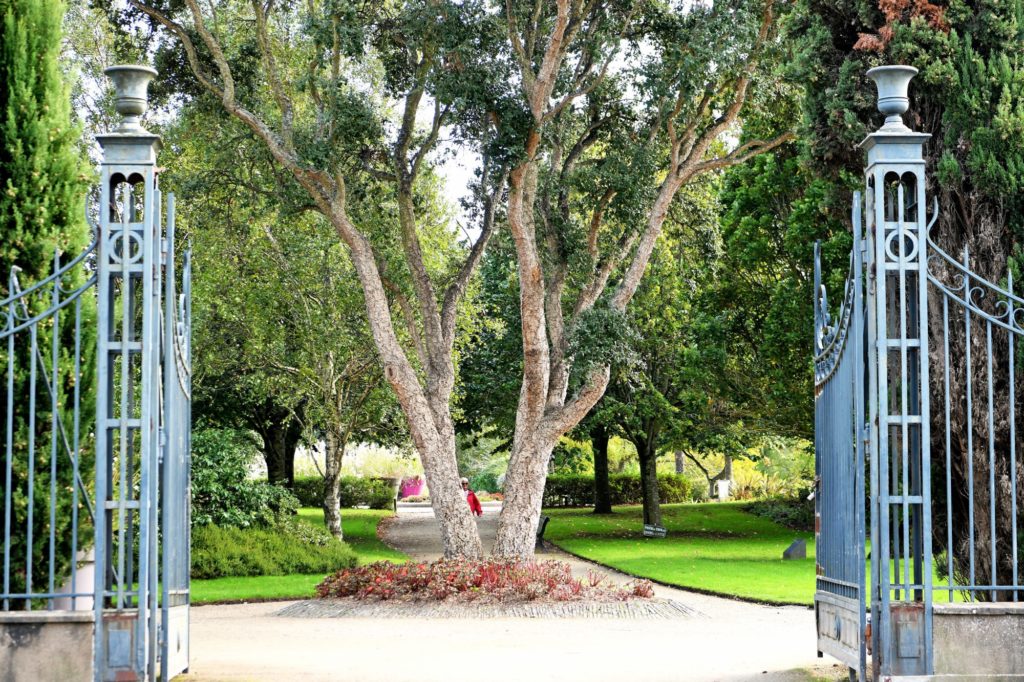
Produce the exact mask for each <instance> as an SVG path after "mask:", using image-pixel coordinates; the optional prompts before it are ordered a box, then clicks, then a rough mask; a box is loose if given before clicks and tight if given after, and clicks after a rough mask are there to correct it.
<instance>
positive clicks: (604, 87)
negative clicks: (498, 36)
mask: <svg viewBox="0 0 1024 682" xmlns="http://www.w3.org/2000/svg"><path fill="white" fill-rule="evenodd" d="M775 11H776V8H775V7H774V5H773V4H772V3H771V2H770V1H769V2H764V3H762V2H713V3H708V4H702V5H692V6H688V7H682V8H681V7H678V6H675V5H672V4H669V3H660V2H655V3H632V2H621V3H614V2H613V3H582V2H574V1H573V0H557V1H556V2H553V3H545V2H538V3H536V4H535V5H533V6H531V5H530V4H529V3H512V2H509V3H507V5H506V17H507V22H506V23H507V29H508V36H509V42H510V44H511V47H512V54H513V57H514V58H515V63H516V65H517V66H518V70H519V73H518V76H519V80H520V88H521V97H522V100H523V106H524V107H525V109H526V111H527V117H526V120H525V122H524V123H523V127H522V132H521V138H522V140H523V149H522V152H521V153H520V154H519V156H518V158H517V159H516V161H515V163H514V165H513V167H512V169H511V171H510V174H509V198H508V211H507V212H508V224H509V229H510V232H511V234H512V237H513V239H514V242H515V247H516V257H517V263H518V275H519V296H520V311H521V331H522V343H523V358H524V363H523V381H522V387H521V390H520V395H519V404H518V409H517V415H516V426H515V433H514V436H513V444H512V453H511V459H510V463H509V472H508V475H507V477H506V481H505V504H504V506H503V507H502V511H501V518H500V521H499V526H498V533H497V539H496V541H495V553H497V554H499V555H502V556H510V557H518V556H530V555H532V552H533V540H532V538H533V534H534V532H535V531H536V528H537V522H538V519H539V516H540V505H541V500H542V497H543V490H544V481H545V475H546V471H547V463H548V460H549V458H550V456H551V451H552V449H553V447H554V445H555V444H556V443H557V442H558V439H559V438H560V437H561V436H562V435H563V434H564V433H566V432H567V431H568V430H569V429H571V428H573V427H574V426H576V425H577V424H578V423H579V422H580V421H581V420H582V419H583V418H584V416H586V414H587V413H588V412H589V410H590V409H591V407H593V405H594V404H595V403H596V402H597V401H598V400H599V399H600V398H601V396H602V395H603V394H604V391H605V389H606V387H607V385H608V381H609V376H610V362H611V359H612V358H611V357H609V356H607V355H605V356H604V357H602V354H601V353H590V354H586V355H585V357H586V358H587V361H586V362H580V358H578V357H577V355H576V354H575V353H574V352H573V350H574V345H573V344H574V340H575V341H577V342H578V341H579V340H580V334H581V333H582V332H583V331H584V330H587V331H590V332H591V333H594V332H597V336H598V337H606V338H610V339H614V338H616V337H617V336H620V334H617V333H616V332H615V329H616V328H620V329H621V327H622V325H623V323H624V313H625V311H626V309H627V307H628V306H629V303H630V301H631V300H632V298H633V296H634V294H635V293H636V291H637V288H638V287H639V285H640V282H641V280H642V278H643V275H644V271H645V270H646V268H647V264H648V262H649V260H650V257H651V254H652V252H653V251H654V248H655V245H656V243H657V241H658V238H659V236H660V235H661V232H662V227H663V225H664V223H665V220H666V217H667V215H668V212H669V209H670V207H671V206H672V204H673V202H674V201H675V199H676V197H677V195H678V193H679V191H680V189H681V188H682V187H684V186H685V185H687V184H688V183H690V182H692V181H694V180H695V179H697V178H698V177H700V176H701V175H703V174H705V173H708V172H713V171H717V170H720V169H723V168H726V167H729V166H732V165H735V164H738V163H742V162H743V161H745V160H746V159H748V158H751V157H753V156H755V155H757V154H759V153H762V152H764V151H768V150H770V149H772V148H774V147H775V146H777V145H779V144H781V143H782V142H784V141H786V140H788V139H789V138H790V137H791V135H790V134H789V133H788V132H784V133H783V134H781V135H779V136H777V137H775V138H772V139H764V140H762V139H748V140H746V141H744V142H743V143H742V144H739V145H735V146H733V147H732V148H725V147H723V146H722V142H723V139H724V138H725V137H726V136H727V135H729V134H732V135H735V134H736V133H737V132H738V128H739V126H740V125H741V120H742V118H741V115H742V113H743V111H744V105H745V104H746V102H747V99H748V96H749V95H750V94H751V92H752V89H751V88H752V83H753V82H754V80H755V78H758V79H759V81H760V85H761V87H763V88H765V89H766V90H770V89H771V84H772V78H771V73H772V60H771V59H767V58H766V52H767V51H768V49H769V47H770V46H771V44H772V42H773V40H774V28H775V25H776V15H775ZM641 46H643V47H641ZM681 46H685V48H681ZM623 52H624V55H622V56H620V53H623ZM620 63H626V64H627V65H628V66H626V67H625V68H623V69H621V70H620V69H618V68H617V65H618V64H620ZM637 94H638V95H639V97H635V96H634V95H637ZM584 161H586V164H584ZM594 165H596V166H597V167H598V168H599V169H601V170H604V171H605V173H603V174H602V173H601V172H600V171H599V172H597V173H596V174H594V173H593V171H591V169H590V167H591V166H594ZM582 174H586V175H589V176H590V181H589V183H587V187H588V189H587V190H584V191H582V192H580V194H579V195H576V196H574V192H573V189H574V188H573V187H572V183H571V180H572V179H573V178H574V177H575V178H579V176H580V175H582ZM576 197H580V199H579V200H578V201H577V202H574V201H573V200H574V198H576ZM574 203H577V204H581V203H582V204H583V206H579V205H577V206H576V214H577V219H576V220H575V221H574V220H572V213H573V204H574ZM576 347H579V344H578V343H577V346H576ZM574 375H575V376H576V382H575V385H574V386H571V383H573V382H572V379H573V376H574ZM570 388H572V389H573V390H571V391H570Z"/></svg>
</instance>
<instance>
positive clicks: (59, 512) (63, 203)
mask: <svg viewBox="0 0 1024 682" xmlns="http://www.w3.org/2000/svg"><path fill="white" fill-rule="evenodd" d="M63 15H64V6H63V5H62V4H61V3H59V2H54V1H52V0H0V298H2V299H5V305H4V306H3V310H2V313H3V316H2V317H0V319H2V320H3V322H2V323H0V328H3V329H4V332H3V336H2V337H0V338H2V340H3V343H2V344H0V346H2V348H0V373H2V378H3V380H2V381H0V405H2V406H4V413H0V420H2V421H3V422H4V423H5V427H4V428H5V429H10V431H11V442H12V447H11V448H10V451H8V448H7V444H6V439H7V431H6V430H5V431H4V433H3V434H2V436H0V438H3V440H2V441H0V528H2V529H3V531H0V534H2V535H3V544H4V545H6V546H7V547H6V548H5V549H6V550H7V551H9V556H10V565H11V571H10V575H9V576H8V579H9V587H10V590H11V592H14V593H18V592H23V591H25V590H26V588H27V587H29V585H27V582H28V580H27V574H28V567H29V565H31V574H32V584H31V589H32V591H35V592H40V591H49V589H50V587H51V584H50V583H51V575H52V576H53V577H52V582H53V585H52V586H54V587H60V584H61V583H62V582H63V580H64V579H65V577H66V575H67V573H68V570H69V568H70V562H71V560H72V556H71V555H72V547H73V544H72V542H73V539H72V537H71V535H72V530H71V529H72V517H73V514H72V509H71V507H72V504H73V499H74V498H73V489H74V486H75V483H74V480H73V478H74V477H73V469H72V457H71V453H69V452H68V451H67V450H66V449H65V448H64V447H63V437H62V435H61V433H60V431H61V429H60V424H59V423H56V422H55V421H54V420H53V419H52V415H51V405H52V402H51V401H52V399H53V398H52V396H51V394H50V392H49V389H48V387H47V382H46V380H45V378H44V377H46V376H49V377H51V378H53V377H54V375H56V379H55V380H54V382H53V383H54V384H55V386H56V391H55V393H56V394H57V396H56V400H57V403H58V405H59V406H60V407H59V408H58V411H59V419H60V420H62V421H63V425H64V430H65V431H66V433H68V434H71V433H72V430H71V427H72V419H73V417H72V415H71V413H70V412H71V411H70V410H69V409H67V408H68V407H69V406H70V405H71V403H72V399H71V396H72V392H73V387H74V386H75V384H76V383H77V384H78V388H79V393H80V395H81V398H82V402H81V409H80V414H81V415H82V420H81V421H82V425H83V428H82V429H81V432H82V433H83V434H85V433H88V431H89V429H88V428H87V427H85V425H86V424H87V423H88V418H89V416H90V415H91V414H92V411H91V403H89V402H88V394H89V391H88V387H89V386H91V385H92V383H93V381H92V379H93V377H92V374H93V369H92V367H93V365H92V362H91V358H92V347H93V343H92V340H93V337H94V333H93V332H92V329H93V327H94V325H93V324H92V321H93V320H94V312H93V311H94V308H95V303H94V299H92V298H90V296H91V292H86V293H85V294H83V295H82V296H81V297H80V298H79V299H78V300H79V303H78V304H77V305H78V306H80V307H79V309H78V311H77V312H78V315H79V316H80V319H81V329H82V335H81V338H80V339H79V342H80V346H79V349H80V351H81V356H80V360H81V362H80V364H79V367H80V372H79V375H78V376H75V371H74V369H75V358H74V352H75V351H74V349H75V339H74V330H75V315H76V305H75V304H72V305H70V306H68V307H67V308H65V309H64V310H63V311H62V312H61V313H60V318H59V321H58V325H57V327H58V330H59V331H58V332H57V334H58V339H57V340H58V344H57V345H58V351H57V362H56V365H57V367H56V368H54V367H53V366H52V365H53V364H54V363H53V361H52V359H51V358H52V357H53V356H52V353H53V350H52V347H53V345H52V341H53V336H52V335H53V333H54V331H53V329H54V321H53V318H52V317H50V318H47V319H44V320H42V321H40V322H39V323H38V324H37V325H35V327H34V329H35V333H36V352H35V353H33V345H32V330H30V329H25V330H22V331H19V332H18V333H16V334H14V348H15V351H14V354H13V358H12V357H10V356H9V355H8V352H7V348H8V344H7V342H8V337H9V335H10V330H11V329H12V328H13V326H12V325H17V324H19V322H20V321H21V320H24V319H25V318H27V317H28V316H29V315H32V316H35V315H39V314H40V313H43V312H45V311H46V310H47V308H48V307H49V306H50V305H51V303H52V299H51V295H52V288H51V287H49V286H47V287H44V288H43V290H44V291H40V292H39V293H37V294H32V295H28V296H23V297H22V296H16V297H14V298H11V296H12V294H16V293H17V291H16V290H15V282H16V286H17V287H20V289H21V290H25V289H28V288H29V287H31V286H32V285H33V284H35V283H37V282H39V281H41V280H43V279H44V278H46V277H47V276H48V275H49V274H50V273H51V272H52V271H53V268H54V255H55V251H57V252H59V253H60V262H61V263H67V262H68V261H69V260H70V259H71V258H74V257H75V256H77V255H78V254H79V253H81V251H82V250H83V249H84V248H85V247H86V246H87V245H88V243H89V241H90V234H89V229H88V227H87V224H86V221H85V215H84V211H83V198H84V191H85V187H86V185H87V182H88V180H89V176H88V171H87V166H86V165H85V164H84V162H83V160H82V158H81V157H80V156H79V153H78V149H77V146H76V143H77V139H78V136H79V131H78V130H77V129H76V127H75V126H74V125H73V124H72V120H71V113H70V102H69V88H68V86H67V84H66V82H65V79H64V76H63V74H62V73H61V70H60V64H59V58H60V51H61V23H62V19H63ZM12 273H17V274H16V277H17V279H16V280H15V279H14V277H12ZM85 278H86V274H85V270H84V268H83V267H82V266H78V267H76V268H74V269H73V270H72V271H71V272H69V273H68V274H67V275H66V276H65V277H63V278H62V279H61V286H62V288H63V289H64V290H65V291H73V290H75V289H77V288H78V287H79V286H81V285H82V284H84V282H85ZM13 314H17V315H20V316H21V318H20V320H13V321H12V317H11V316H12V315H13ZM33 368H34V373H35V375H36V381H35V382H34V393H35V403H34V405H35V410H34V417H35V428H34V429H33V431H34V433H30V426H29V425H30V416H31V415H30V414H29V413H30V411H31V405H32V400H31V395H32V393H33V382H32V375H33ZM11 375H13V376H11ZM9 378H10V380H11V381H12V382H13V388H14V390H13V401H12V405H13V411H12V417H13V418H12V419H11V421H10V423H9V424H8V418H7V415H6V405H7V399H8V396H7V386H8V379H9ZM30 436H31V440H33V441H34V443H33V445H34V447H33V448H31V449H30V448H29V441H30ZM51 437H55V438H56V439H57V442H58V445H57V448H56V453H57V455H56V459H55V460H54V459H52V457H53V456H52V452H53V445H52V443H51ZM72 440H73V439H72ZM87 440H88V439H87V438H86V437H85V436H83V437H82V439H81V442H80V445H82V447H81V448H80V453H81V452H86V453H88V446H87V442H86V441H87ZM78 459H79V465H80V478H81V480H82V481H83V482H86V483H88V482H89V481H91V479H92V476H91V475H90V472H91V466H90V464H89V462H90V461H91V460H92V456H91V454H85V455H79V456H78ZM30 466H31V467H32V469H33V479H32V480H33V482H34V483H33V485H32V490H31V491H30V490H29V484H28V481H29V475H28V471H29V467H30ZM8 470H9V471H10V477H11V478H10V480H11V486H10V491H11V492H10V500H9V502H10V508H11V513H10V517H9V530H8V519H7V518H5V517H6V514H5V511H4V510H5V509H6V507H7V503H8V500H5V499H4V497H6V495H7V490H6V485H5V482H6V477H7V472H8ZM54 471H55V472H56V475H55V476H54V475H53V472H54ZM30 493H31V500H32V502H31V505H30V504H29V499H30ZM54 493H56V494H55V495H54ZM53 497H56V509H55V513H51V509H50V503H51V499H52V498H53ZM85 497H86V491H85V490H82V489H81V488H79V490H78V506H79V508H78V516H79V521H80V522H79V524H78V527H79V537H78V538H77V544H76V545H75V546H77V547H78V548H79V549H81V548H82V547H83V544H85V543H87V542H88V538H89V523H88V517H87V513H86V511H85V508H84V498H85ZM30 506H31V512H32V514H31V519H32V520H31V523H30V522H29V511H30V509H29V508H30ZM30 530H31V537H32V542H31V553H30V552H29V547H28V545H29V531H30ZM51 537H52V541H51ZM51 545H52V546H51ZM51 553H52V556H53V560H52V561H51V560H50V556H51ZM11 606H12V607H13V608H20V607H22V606H25V604H24V603H20V602H19V603H12V604H11Z"/></svg>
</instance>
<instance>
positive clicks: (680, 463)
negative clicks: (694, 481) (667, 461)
mask: <svg viewBox="0 0 1024 682" xmlns="http://www.w3.org/2000/svg"><path fill="white" fill-rule="evenodd" d="M685 472H686V455H685V454H683V451H682V450H676V473H677V474H682V473H685Z"/></svg>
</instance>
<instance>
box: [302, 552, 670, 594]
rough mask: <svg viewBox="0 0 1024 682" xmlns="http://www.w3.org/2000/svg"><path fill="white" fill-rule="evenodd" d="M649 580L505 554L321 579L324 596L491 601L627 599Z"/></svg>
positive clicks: (644, 589)
mask: <svg viewBox="0 0 1024 682" xmlns="http://www.w3.org/2000/svg"><path fill="white" fill-rule="evenodd" d="M653 594H654V590H653V588H652V586H651V584H650V582H649V581H646V580H639V581H635V582H633V583H630V584H628V585H623V586H621V587H619V586H615V585H611V584H608V585H602V584H601V581H600V580H594V579H592V578H591V579H589V580H587V581H586V582H584V581H583V580H580V579H577V578H573V576H572V569H571V568H570V566H569V564H566V563H564V562H561V561H543V562H532V561H528V562H519V561H500V560H494V559H489V560H477V561H446V560H443V559H442V560H440V561H435V562H431V563H416V564H392V563H389V562H386V561H379V562H376V563H373V564H369V565H368V566H360V567H358V568H347V569H344V570H341V571H338V572H337V573H335V574H334V575H331V576H328V577H327V578H325V579H324V581H323V582H322V583H320V584H319V585H317V588H316V595H317V597H319V598H321V599H326V598H337V597H355V598H356V599H378V600H382V601H384V600H388V599H401V600H406V601H444V600H446V599H452V600H454V601H490V602H523V601H536V600H553V601H574V600H579V599H601V600H625V599H632V598H649V597H651V596H653Z"/></svg>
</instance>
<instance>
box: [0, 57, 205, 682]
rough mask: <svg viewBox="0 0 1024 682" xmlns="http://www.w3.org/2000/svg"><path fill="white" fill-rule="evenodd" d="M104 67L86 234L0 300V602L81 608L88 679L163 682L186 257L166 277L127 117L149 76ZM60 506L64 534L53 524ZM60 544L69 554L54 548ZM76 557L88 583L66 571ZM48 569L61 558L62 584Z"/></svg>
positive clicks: (167, 266) (182, 559) (184, 445)
mask: <svg viewBox="0 0 1024 682" xmlns="http://www.w3.org/2000/svg"><path fill="white" fill-rule="evenodd" d="M107 73H108V75H110V77H111V79H112V80H113V81H114V83H115V86H116V89H117V98H116V106H117V108H118V111H119V112H120V113H121V114H122V115H124V117H125V118H124V122H123V123H122V125H121V126H120V127H119V128H118V129H117V130H115V131H113V132H112V133H109V134H105V135H99V136H97V141H98V142H99V143H100V146H101V147H102V149H103V161H102V164H101V169H100V170H101V187H100V205H99V220H98V222H97V223H96V224H95V225H94V226H93V227H94V233H95V235H96V240H95V241H94V243H93V244H92V245H91V246H89V247H88V248H87V249H86V250H85V251H83V252H82V253H81V254H79V255H77V256H76V257H75V258H73V259H71V260H66V259H63V257H62V255H61V254H59V253H56V254H55V255H54V267H53V273H52V274H51V275H50V276H49V277H47V278H45V279H43V280H42V281H39V282H37V283H35V284H32V285H31V286H29V287H28V288H26V289H22V288H21V286H20V281H19V278H18V272H17V271H14V272H11V273H9V276H8V293H7V297H6V298H5V299H4V300H3V301H0V310H2V311H3V315H4V322H3V327H2V329H0V352H2V350H5V351H6V353H4V357H3V362H2V364H3V365H4V368H5V370H6V377H5V386H6V391H5V393H6V396H5V400H4V401H3V402H4V403H5V404H4V405H3V407H4V408H5V410H6V431H5V434H4V441H3V442H4V451H3V453H4V458H3V461H2V469H3V474H2V475H3V488H2V491H0V492H3V495H4V496H3V515H4V516H3V524H4V536H3V537H4V540H3V584H2V593H0V604H2V609H3V610H5V611H7V610H12V609H32V608H46V609H49V610H64V609H71V610H83V609H85V610H92V611H93V614H94V619H95V644H94V648H93V650H94V679H95V680H96V681H97V682H106V681H107V680H114V679H138V680H156V679H158V678H160V679H164V680H167V679H170V678H172V677H174V676H175V675H176V674H178V673H179V672H181V671H183V670H185V669H187V667H188V605H189V550H188V548H189V469H190V429H191V417H190V404H191V396H190V392H191V374H190V372H191V370H190V361H191V359H190V318H191V310H190V286H191V285H190V265H189V255H188V253H187V252H185V256H184V268H183V272H182V273H180V275H179V273H177V272H176V269H175V243H174V242H175V239H174V198H173V196H168V197H167V199H166V203H167V216H168V219H167V226H166V232H165V230H164V225H163V224H162V215H163V213H162V210H163V204H164V198H163V197H162V195H161V192H160V190H159V187H158V182H157V167H156V156H157V152H158V150H159V144H160V142H159V137H158V136H156V135H152V134H150V133H148V132H146V131H145V130H144V129H143V128H142V127H141V126H140V124H139V117H140V116H141V115H142V114H143V113H145V110H146V98H145V91H146V84H147V83H148V82H149V80H150V79H151V78H152V77H153V76H154V75H155V72H154V71H153V70H152V69H148V68H145V67H112V68H111V69H108V71H107ZM179 277H180V280H181V284H180V289H181V294H180V295H179V294H178V290H179V284H178V280H179ZM85 311H89V312H88V313H87V314H83V313H84V312H85ZM93 313H94V315H93ZM68 318H70V320H68ZM67 324H70V325H72V326H71V327H65V325H67ZM93 326H94V327H95V329H94V330H93V329H92V328H91V327H93ZM92 331H95V342H96V343H95V358H94V359H95V365H96V367H95V384H93V383H92V382H91V381H90V375H89V373H90V369H91V367H90V365H91V363H92V362H93V355H92V353H90V352H89V346H88V344H87V343H86V341H87V340H88V339H91V338H92V336H91V332H92ZM19 363H21V365H26V366H19ZM25 377H27V381H26V380H25ZM16 389H17V390H16ZM93 404H95V410H91V409H89V408H88V407H86V406H91V405H93ZM93 457H94V458H95V472H94V476H92V477H89V476H83V470H82V468H81V465H82V462H83V461H88V460H91V459H92V458H93ZM37 460H38V462H37ZM37 464H39V465H40V466H37ZM68 471H70V472H71V480H72V481H73V484H72V485H61V484H60V481H59V480H58V478H59V477H58V473H60V474H61V475H64V476H66V475H67V474H66V472H68ZM15 495H17V496H18V497H17V499H16V498H15ZM19 500H23V501H24V503H23V504H22V503H21V502H19ZM69 500H70V509H69V511H68V512H67V513H69V514H70V515H71V521H70V528H69V529H67V530H65V529H64V528H63V527H62V526H61V525H60V524H58V523H57V520H58V514H59V513H61V511H60V510H61V509H63V507H64V505H65V504H66V503H67V502H68V501H69ZM61 534H63V535H61ZM64 536H67V537H64ZM90 538H91V547H90V546H89V545H90V542H89V540H90ZM161 542H162V549H163V552H162V554H161V551H160V550H161V546H160V545H161ZM65 545H69V547H70V556H62V555H61V551H60V550H58V548H59V547H64V546H65ZM83 549H84V550H89V551H82V550H83ZM90 560H94V562H95V570H94V578H93V584H92V585H88V586H87V585H84V584H83V583H84V581H83V580H82V579H81V578H82V577H83V575H84V572H83V571H82V568H81V566H80V564H82V565H85V564H88V563H89V561H90ZM61 562H70V576H69V577H68V579H67V581H66V584H65V585H61V584H59V583H60V582H61V578H62V577H63V576H61V574H60V571H59V570H58V566H59V565H60V563H61Z"/></svg>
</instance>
